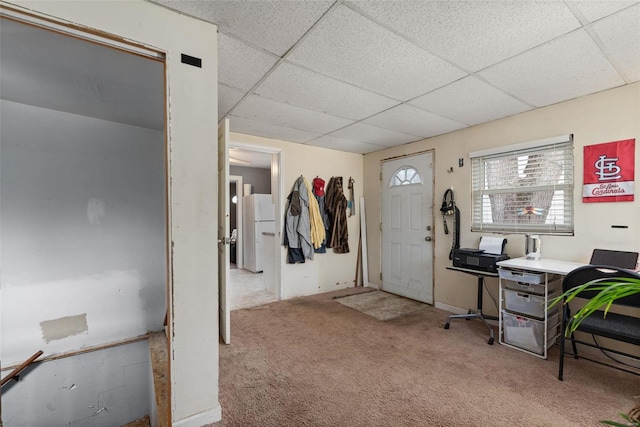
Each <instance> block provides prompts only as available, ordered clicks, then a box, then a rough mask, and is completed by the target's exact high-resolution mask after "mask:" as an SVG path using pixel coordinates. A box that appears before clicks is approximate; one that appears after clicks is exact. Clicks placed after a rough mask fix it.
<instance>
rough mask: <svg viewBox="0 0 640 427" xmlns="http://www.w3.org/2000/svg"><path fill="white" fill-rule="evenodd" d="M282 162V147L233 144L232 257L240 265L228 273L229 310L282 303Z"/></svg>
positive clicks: (230, 154)
mask: <svg viewBox="0 0 640 427" xmlns="http://www.w3.org/2000/svg"><path fill="white" fill-rule="evenodd" d="M280 163H281V154H280V150H278V149H271V148H267V147H260V146H251V145H246V144H242V143H237V142H233V141H231V142H230V144H229V171H230V176H229V190H230V194H229V196H230V198H231V204H230V219H231V223H232V226H231V227H230V229H231V241H232V248H231V251H232V254H231V258H232V259H233V258H234V257H235V261H236V262H235V267H236V268H234V265H233V263H232V266H231V269H230V271H229V284H228V291H229V293H230V307H231V310H237V309H241V308H248V307H255V306H259V305H263V304H267V303H270V302H274V301H277V300H279V299H280V293H281V291H280V288H281V287H280V277H281V267H280V259H281V256H280V251H281V248H280V245H279V241H280V237H279V236H280V232H279V230H280V229H281V227H282V223H281V221H280V218H281V216H282V212H281V211H282V208H281V205H282V203H281V194H282V190H281V187H282V184H281V177H280V170H281V168H280V166H279V165H280ZM234 200H235V203H234ZM234 219H235V227H234V226H233V222H234V221H233V220H234ZM234 230H235V231H234ZM234 236H235V247H233V246H234V245H233V241H234ZM234 249H235V254H234V253H233V251H234Z"/></svg>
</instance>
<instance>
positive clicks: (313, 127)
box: [233, 95, 353, 134]
mask: <svg viewBox="0 0 640 427" xmlns="http://www.w3.org/2000/svg"><path fill="white" fill-rule="evenodd" d="M233 114H234V115H236V116H239V117H244V118H247V119H251V120H260V121H264V122H267V123H271V124H274V125H279V126H284V127H288V128H291V129H301V130H306V131H309V132H316V133H321V134H325V133H329V132H332V131H334V130H336V129H339V128H342V127H344V126H347V125H350V124H351V123H353V120H347V119H343V118H341V117H336V116H331V115H329V114H324V113H320V112H317V111H311V110H307V109H305V108H300V107H296V106H295V105H291V104H285V103H284V102H278V101H274V100H272V99H267V98H262V97H260V96H257V95H250V96H248V97H247V98H245V100H244V101H242V103H241V104H240V105H239V106H238V108H236V109H235V110H234V112H233Z"/></svg>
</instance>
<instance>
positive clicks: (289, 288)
mask: <svg viewBox="0 0 640 427" xmlns="http://www.w3.org/2000/svg"><path fill="white" fill-rule="evenodd" d="M230 121H231V125H232V126H233V117H232V118H231V119H230ZM231 140H232V141H233V142H234V143H243V144H249V145H254V146H262V147H271V148H277V149H281V150H282V151H281V153H282V158H283V170H282V179H283V187H284V194H283V197H282V200H283V207H282V208H283V212H284V206H285V203H286V198H287V196H288V195H289V192H290V191H291V187H292V186H293V184H294V182H295V180H296V179H297V178H298V177H299V176H300V175H303V176H304V177H305V178H307V181H308V182H309V184H311V183H312V180H313V179H314V178H315V177H316V176H319V177H320V178H322V179H324V181H325V186H326V184H328V183H329V179H330V178H331V177H332V176H341V177H342V178H343V185H344V194H345V197H347V198H348V197H349V192H348V190H347V184H348V180H349V177H353V179H355V185H354V187H355V198H356V215H354V216H352V217H349V218H347V227H348V230H349V249H350V252H349V253H348V254H336V253H334V252H333V249H327V253H325V254H315V255H314V259H313V261H309V260H307V261H306V262H305V263H304V264H287V263H286V260H287V253H286V248H285V247H281V251H282V286H283V298H285V299H287V298H293V297H297V296H303V295H311V294H316V293H320V292H327V291H331V290H337V289H344V288H347V287H352V286H354V280H355V273H356V261H357V252H358V237H359V234H360V208H359V206H358V204H359V201H358V200H359V198H360V196H362V189H363V178H362V176H363V175H362V172H363V156H362V155H361V154H355V153H347V152H343V151H336V150H329V149H326V148H320V147H312V146H309V145H302V144H295V143H292V142H287V141H281V140H275V139H269V138H260V137H255V136H250V135H244V134H237V133H232V134H231ZM272 191H273V188H272ZM276 232H278V233H281V232H282V230H281V229H279V230H276ZM277 239H278V241H279V242H282V236H281V234H280V235H278V237H277Z"/></svg>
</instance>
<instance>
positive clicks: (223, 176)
mask: <svg viewBox="0 0 640 427" xmlns="http://www.w3.org/2000/svg"><path fill="white" fill-rule="evenodd" d="M228 141H229V119H224V120H223V121H222V123H220V126H218V302H219V306H220V307H219V314H220V336H221V337H222V340H223V341H224V343H225V344H229V343H230V342H231V311H230V310H231V305H230V304H229V292H227V284H228V283H229V268H230V265H229V264H230V259H229V258H230V257H229V248H230V243H231V242H230V237H231V235H230V233H229V151H228V150H227V146H228Z"/></svg>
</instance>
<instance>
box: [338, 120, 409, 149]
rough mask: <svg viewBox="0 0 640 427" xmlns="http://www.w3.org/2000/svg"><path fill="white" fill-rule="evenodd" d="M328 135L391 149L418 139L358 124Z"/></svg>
mask: <svg viewBox="0 0 640 427" xmlns="http://www.w3.org/2000/svg"><path fill="white" fill-rule="evenodd" d="M330 135H331V136H335V137H336V138H343V139H348V140H351V141H358V142H365V143H367V144H373V145H379V146H381V147H393V146H396V145H401V144H406V143H408V142H413V141H416V140H418V139H420V138H418V137H416V136H413V135H407V134H406V133H400V132H395V131H392V130H388V129H382V128H379V127H376V126H371V125H367V124H364V123H360V122H358V123H354V124H352V125H351V126H347V127H346V128H342V129H340V130H337V131H335V132H332V133H331V134H330Z"/></svg>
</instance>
